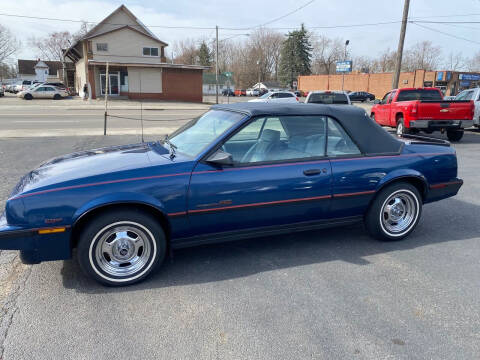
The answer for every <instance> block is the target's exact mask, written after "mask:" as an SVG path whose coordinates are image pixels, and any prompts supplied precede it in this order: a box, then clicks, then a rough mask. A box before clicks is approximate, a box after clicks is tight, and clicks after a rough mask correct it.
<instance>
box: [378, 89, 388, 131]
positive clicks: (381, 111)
mask: <svg viewBox="0 0 480 360" xmlns="http://www.w3.org/2000/svg"><path fill="white" fill-rule="evenodd" d="M389 96H390V92H388V93H386V94H385V96H384V97H383V99H382V101H381V102H380V103H379V104H378V105H377V107H376V109H375V121H376V122H377V123H379V124H380V125H388V115H387V106H388V105H387V100H388V98H389Z"/></svg>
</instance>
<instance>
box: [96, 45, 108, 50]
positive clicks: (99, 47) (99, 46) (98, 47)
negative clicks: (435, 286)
mask: <svg viewBox="0 0 480 360" xmlns="http://www.w3.org/2000/svg"><path fill="white" fill-rule="evenodd" d="M97 51H108V44H107V43H97Z"/></svg>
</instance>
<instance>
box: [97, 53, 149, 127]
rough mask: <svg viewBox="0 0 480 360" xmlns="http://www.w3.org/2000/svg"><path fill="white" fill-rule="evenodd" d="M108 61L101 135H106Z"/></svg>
mask: <svg viewBox="0 0 480 360" xmlns="http://www.w3.org/2000/svg"><path fill="white" fill-rule="evenodd" d="M108 78H109V75H108V61H107V68H106V69H105V113H104V114H103V135H107V106H108V86H109V84H108ZM140 91H141V90H140Z"/></svg>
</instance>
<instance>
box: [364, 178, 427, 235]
mask: <svg viewBox="0 0 480 360" xmlns="http://www.w3.org/2000/svg"><path fill="white" fill-rule="evenodd" d="M421 214H422V197H421V195H420V193H419V191H418V189H417V188H416V187H415V186H413V185H411V184H409V183H406V182H398V183H393V184H392V185H390V186H387V187H386V188H384V189H383V190H381V191H380V192H379V193H378V195H377V196H376V197H375V199H374V200H373V202H372V204H371V205H370V208H369V209H368V211H367V213H366V215H365V227H366V229H367V231H368V233H369V234H370V235H371V236H373V237H374V238H376V239H378V240H381V241H395V240H401V239H403V238H405V237H406V236H408V235H409V234H410V233H411V232H412V231H413V230H414V229H415V227H416V226H417V224H418V221H419V220H420V216H421Z"/></svg>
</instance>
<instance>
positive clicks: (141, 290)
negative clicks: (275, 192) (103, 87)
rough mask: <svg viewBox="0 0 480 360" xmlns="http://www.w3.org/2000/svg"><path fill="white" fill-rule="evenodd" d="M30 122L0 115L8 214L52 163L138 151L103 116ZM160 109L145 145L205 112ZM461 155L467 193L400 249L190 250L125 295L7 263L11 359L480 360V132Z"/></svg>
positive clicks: (311, 238)
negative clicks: (109, 148)
mask: <svg viewBox="0 0 480 360" xmlns="http://www.w3.org/2000/svg"><path fill="white" fill-rule="evenodd" d="M0 100H2V99H0ZM118 104H120V103H118ZM167 105H168V104H167ZM167 105H165V107H167ZM12 106H13V105H12ZM39 106H46V105H44V104H41V105H39ZM52 106H57V105H52ZM75 106H77V105H75ZM122 106H123V105H122ZM182 106H183V105H182ZM118 107H119V109H117V110H116V111H117V112H118V114H126V113H128V111H131V112H133V111H137V110H136V109H133V110H132V109H121V108H120V105H118ZM22 111H23V112H19V110H15V109H13V108H8V107H7V108H5V109H0V113H1V114H0V125H1V128H0V132H1V131H6V130H11V131H10V133H9V135H8V136H3V137H0V206H1V208H3V206H4V204H5V202H4V200H5V199H6V198H7V196H8V194H9V192H10V189H11V188H12V187H13V186H14V185H15V183H16V182H17V181H18V178H19V177H20V176H21V175H23V174H24V173H25V172H27V171H28V170H30V169H32V168H33V167H35V166H36V165H37V164H39V163H40V162H41V161H43V160H45V159H48V158H50V157H53V156H56V155H60V154H64V153H68V152H72V151H78V150H82V149H89V148H95V147H100V146H104V145H110V144H120V143H132V142H138V141H139V140H140V137H139V132H138V127H133V126H132V128H131V129H133V130H135V131H136V132H131V133H130V132H128V131H124V132H122V125H120V123H117V124H116V125H115V126H116V127H115V129H117V130H118V131H116V132H113V133H114V134H115V135H109V136H107V137H103V136H101V135H100V134H98V135H97V131H99V129H100V130H102V128H103V118H102V117H101V114H102V111H101V108H99V109H93V110H88V111H91V112H92V113H91V114H90V115H79V116H78V117H75V116H71V115H68V113H69V111H87V110H67V109H65V108H64V107H59V108H58V109H52V108H45V109H43V110H38V109H37V108H35V107H32V108H31V109H23V110H22ZM152 111H153V110H152ZM163 111H166V112H163ZM163 111H161V110H158V111H157V112H158V113H160V112H162V114H167V115H165V116H164V117H163V118H164V119H166V122H167V121H168V122H167V123H168V126H163V125H162V127H163V128H161V126H152V127H151V128H147V127H146V128H145V134H146V136H145V138H146V139H147V140H148V139H155V138H158V136H160V135H161V134H164V133H166V132H168V130H169V129H171V128H175V127H177V126H178V125H179V124H181V123H182V121H184V120H179V119H183V117H184V115H182V114H184V113H185V112H187V111H191V113H194V112H196V113H201V112H202V111H204V108H201V107H199V108H196V109H195V110H184V108H183V107H180V105H178V106H177V107H175V106H172V107H171V108H168V110H163ZM32 113H35V114H36V115H37V119H44V120H45V121H52V122H43V123H35V122H34V119H31V114H32ZM64 113H67V115H64ZM169 113H171V114H169ZM8 114H11V115H8ZM16 114H24V115H19V116H17V115H16ZM42 114H51V115H46V116H42ZM71 114H73V113H71ZM98 114H100V123H99V124H98V123H97V122H98V121H99V120H98V118H97V117H98ZM189 114H190V113H189ZM168 119H171V120H168ZM67 120H71V121H72V120H75V121H78V123H77V125H75V126H76V127H74V128H73V129H72V126H74V125H72V124H73V123H68V122H67ZM14 121H30V122H28V123H14ZM21 124H24V125H21ZM125 124H127V123H125ZM22 126H23V127H22ZM5 127H8V128H7V129H6V128H5ZM88 129H90V131H91V133H88V132H87V130H88ZM128 129H130V128H128ZM84 131H85V132H84ZM162 131H163V132H162ZM39 132H41V134H39ZM59 133H66V134H67V135H63V136H58V134H59ZM75 134H77V135H81V136H74V135H75ZM442 137H443V138H444V136H442ZM453 146H455V148H456V150H457V154H458V160H459V177H461V178H463V179H464V181H465V184H464V186H463V187H462V189H461V190H460V192H459V194H458V195H457V196H456V197H454V198H450V199H447V200H444V201H441V202H438V203H433V204H429V205H426V206H425V208H424V212H423V215H422V219H421V221H420V224H419V226H418V227H417V229H416V230H415V231H414V233H413V234H412V235H411V236H410V237H408V238H407V239H405V240H404V241H401V242H391V243H381V242H377V241H375V240H372V239H370V238H369V237H368V236H367V235H366V233H365V231H364V229H363V226H362V225H354V226H348V227H343V228H339V229H338V228H337V229H328V230H321V231H315V232H305V233H300V234H290V235H289V234H287V235H283V236H276V237H267V238H258V239H251V240H247V241H242V242H234V243H226V244H218V245H210V246H203V247H199V248H193V249H183V250H178V251H176V252H175V256H174V258H173V260H172V261H167V262H166V263H165V265H164V266H163V267H162V268H160V269H158V270H157V271H156V272H155V273H154V274H153V276H151V277H150V278H148V279H147V280H146V281H145V282H143V283H141V284H139V285H134V286H130V287H126V288H106V287H102V286H100V285H98V284H96V283H94V282H93V281H91V280H89V279H87V278H86V277H85V276H84V275H83V274H82V273H81V271H80V269H79V267H78V265H77V263H76V261H75V260H68V261H57V262H46V263H42V264H40V265H34V266H26V265H22V264H21V263H20V262H19V259H18V256H17V253H16V252H12V251H3V252H1V254H0V304H1V306H2V312H1V314H2V315H1V322H0V358H1V359H67V358H68V359H133V358H135V359H357V358H358V359H478V358H480V312H479V304H480V277H479V276H478V274H479V273H480V262H479V259H480V222H479V221H478V217H479V214H480V196H479V195H478V194H479V193H480V184H479V183H480V181H479V180H480V177H479V174H480V159H479V154H480V133H476V132H469V133H467V134H466V135H465V137H464V139H462V142H460V143H458V144H455V145H453Z"/></svg>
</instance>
